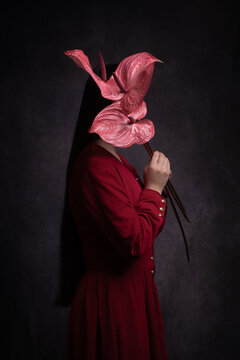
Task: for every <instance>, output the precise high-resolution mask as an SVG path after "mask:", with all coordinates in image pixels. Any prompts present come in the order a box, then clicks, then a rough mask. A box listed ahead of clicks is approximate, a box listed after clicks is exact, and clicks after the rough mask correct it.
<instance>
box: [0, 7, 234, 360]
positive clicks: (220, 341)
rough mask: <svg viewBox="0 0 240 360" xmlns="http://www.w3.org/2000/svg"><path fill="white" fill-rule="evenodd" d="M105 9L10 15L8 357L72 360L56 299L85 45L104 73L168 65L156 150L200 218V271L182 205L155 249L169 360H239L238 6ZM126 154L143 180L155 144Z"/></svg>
mask: <svg viewBox="0 0 240 360" xmlns="http://www.w3.org/2000/svg"><path fill="white" fill-rule="evenodd" d="M98 3H99V4H98V5H96V4H94V2H86V4H85V5H84V6H83V5H81V3H80V2H79V4H78V5H75V6H71V7H70V6H68V7H67V8H62V7H60V5H59V4H58V5H51V4H50V2H49V4H48V5H47V6H45V5H44V4H43V3H42V2H41V3H32V4H31V5H28V6H26V5H24V4H23V3H22V2H18V4H14V3H13V2H11V5H8V6H7V5H5V6H1V22H0V24H1V25H0V26H1V52H2V55H1V63H2V65H1V70H2V76H1V82H0V86H1V97H0V101H1V109H0V112H1V113H0V118H1V131H0V136H1V141H0V149H1V153H0V155H1V161H2V165H1V169H2V171H1V205H2V211H1V229H2V235H1V257H2V259H1V274H2V285H1V289H2V293H1V300H2V310H3V315H4V316H3V319H4V322H2V324H3V325H2V327H3V330H4V334H5V339H4V345H5V346H4V347H2V349H1V350H2V351H4V350H6V351H7V355H6V356H5V357H4V359H16V358H19V357H20V356H23V358H24V359H51V360H52V359H59V360H61V359H64V358H65V351H66V348H65V347H66V343H65V341H66V326H67V310H66V309H61V308H55V307H54V306H53V305H52V302H53V300H54V297H55V295H56V290H57V280H58V262H59V226H60V220H61V211H62V207H63V195H64V185H65V184H64V181H65V171H66V165H67V161H68V156H69V151H70V148H71V144H72V136H73V131H74V128H75V123H76V121H77V116H78V111H79V108H80V103H81V96H82V92H83V89H84V85H85V82H86V79H87V74H86V73H84V72H83V71H82V70H80V69H78V68H77V66H76V65H75V64H74V63H73V62H72V61H71V60H70V59H69V58H67V57H66V56H65V55H64V54H63V52H64V51H65V50H67V49H74V48H78V49H83V50H84V51H85V52H86V54H87V55H88V56H89V58H90V61H91V63H92V65H93V66H95V65H96V64H97V62H98V56H97V54H98V52H99V51H101V52H102V54H103V56H104V59H105V61H106V62H117V63H119V62H120V61H121V60H122V59H123V58H124V57H126V56H129V55H132V54H134V53H136V52H141V51H148V52H150V53H152V54H153V55H154V56H156V57H157V58H160V59H161V60H163V61H164V64H156V66H155V70H154V75H153V80H152V84H151V87H150V89H149V92H148V94H147V97H146V101H147V104H148V116H147V117H148V118H150V119H151V120H152V121H154V124H155V128H156V134H155V136H154V138H153V139H152V140H151V141H150V144H151V146H152V148H153V149H154V150H159V151H161V152H163V153H164V154H165V155H166V156H167V157H168V158H169V160H170V163H171V169H172V172H173V177H172V183H173V185H174V186H175V188H176V190H177V192H178V194H179V195H180V197H181V199H182V201H183V203H184V205H185V206H186V209H187V213H188V215H189V217H190V219H191V221H192V223H191V224H188V223H187V222H186V221H185V220H184V218H183V217H182V216H181V215H180V216H181V219H182V222H183V225H184V229H185V232H186V234H187V238H188V242H189V245H190V256H191V262H190V263H188V262H187V259H186V254H185V249H184V243H183V239H182V235H181V232H180V229H179V226H178V224H177V221H176V219H175V216H174V213H173V209H172V208H171V205H170V206H169V212H168V218H167V221H166V226H165V229H164V230H163V232H162V233H161V234H160V236H159V237H158V238H157V239H156V242H155V254H156V266H157V272H156V283H157V287H158V292H159V299H160V304H161V308H162V313H163V320H164V324H165V333H166V341H167V348H168V353H169V360H183V359H184V360H192V359H195V360H203V359H208V360H210V359H214V360H215V359H218V360H230V359H237V358H238V357H239V354H238V353H237V351H238V348H237V333H239V327H237V320H236V317H237V305H238V303H237V296H236V292H237V287H238V285H239V284H238V283H239V277H238V268H237V255H238V254H239V246H238V243H237V240H238V238H239V207H238V206H237V205H239V186H238V185H239V170H238V166H239V160H238V153H237V150H238V149H237V145H238V142H239V133H238V132H237V126H236V124H237V95H236V94H237V86H238V81H239V52H238V51H237V40H239V39H238V28H237V17H236V9H235V8H234V6H233V3H231V2H229V1H228V2H226V3H225V4H223V3H221V2H219V1H218V2H217V1H216V2H211V1H210V2H207V1H189V2H188V3H187V2H185V3H183V2H180V1H175V2H173V1H171V2H168V1H156V2H152V3H151V2H149V1H147V2H144V3H142V5H129V4H130V2H128V3H126V4H124V3H120V2H118V3H117V2H113V3H112V5H111V7H110V6H109V7H108V8H107V7H106V6H104V4H103V3H100V2H98ZM116 150H117V151H118V152H120V153H121V154H123V155H124V156H125V157H126V158H127V159H128V161H129V162H130V163H131V164H132V165H133V166H135V167H136V168H137V170H138V171H139V172H140V175H142V172H143V169H144V167H145V165H146V164H147V162H148V159H149V157H148V154H147V152H146V150H145V148H144V146H139V145H134V146H132V147H131V148H127V149H120V148H117V149H116ZM139 154H140V155H139ZM238 261H239V260H238Z"/></svg>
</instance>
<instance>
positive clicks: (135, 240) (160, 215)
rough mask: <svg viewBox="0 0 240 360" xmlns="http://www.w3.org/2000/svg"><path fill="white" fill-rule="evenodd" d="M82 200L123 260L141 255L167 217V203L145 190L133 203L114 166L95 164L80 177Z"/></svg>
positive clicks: (155, 192)
mask: <svg viewBox="0 0 240 360" xmlns="http://www.w3.org/2000/svg"><path fill="white" fill-rule="evenodd" d="M81 191H82V193H81V200H82V201H83V202H84V205H85V206H86V207H87V209H88V211H89V212H90V213H91V215H92V216H93V217H94V219H95V221H96V222H97V223H98V224H99V226H100V228H101V229H102V232H103V233H104V234H105V235H106V237H107V239H108V240H109V241H110V242H111V244H112V245H113V246H114V247H115V248H116V249H117V250H118V251H119V252H120V253H121V255H122V256H123V257H125V258H129V257H130V258H131V257H137V256H141V255H143V254H144V253H145V252H146V250H147V249H148V248H149V247H151V246H152V244H153V242H154V240H155V238H156V236H157V235H158V234H159V232H160V229H161V228H162V227H163V225H164V222H165V218H166V216H165V215H166V210H167V209H166V207H167V200H166V197H164V196H163V195H162V194H160V193H159V192H158V191H155V190H152V189H146V188H144V189H143V190H142V192H141V194H140V196H139V199H138V201H137V202H136V203H135V204H133V203H132V202H131V200H130V198H129V196H128V193H127V190H126V188H125V185H124V182H123V181H122V179H121V175H120V173H119V172H118V170H117V168H116V167H115V166H114V164H111V165H110V166H108V167H106V166H104V164H99V163H98V164H96V165H95V166H94V167H93V166H91V168H90V169H87V170H86V171H84V172H83V174H82V176H81Z"/></svg>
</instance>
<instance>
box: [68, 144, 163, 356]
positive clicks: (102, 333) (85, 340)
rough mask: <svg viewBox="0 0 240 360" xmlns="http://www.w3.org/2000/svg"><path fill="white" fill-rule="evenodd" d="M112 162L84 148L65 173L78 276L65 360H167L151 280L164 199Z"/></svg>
mask: <svg viewBox="0 0 240 360" xmlns="http://www.w3.org/2000/svg"><path fill="white" fill-rule="evenodd" d="M118 155H119V157H120V158H121V160H122V162H123V164H122V163H121V162H120V161H119V160H118V159H117V158H116V157H115V156H114V155H113V154H111V153H110V152H109V151H108V150H106V149H104V148H103V147H101V146H100V145H97V144H95V143H90V144H88V145H87V146H86V147H85V148H84V149H83V150H82V151H81V152H80V154H79V156H78V158H77V160H76V162H75V164H74V167H73V171H72V176H71V181H70V187H69V201H70V206H71V210H72V212H73V215H74V218H75V222H76V226H77V229H78V232H79V235H80V238H81V241H82V248H83V255H84V260H85V268H86V272H85V273H84V275H83V277H82V278H81V280H80V282H79V284H78V286H77V289H76V292H75V295H74V297H73V300H72V303H71V305H70V308H69V313H68V332H67V359H68V360H97V359H98V360H135V359H136V360H166V359H167V351H166V343H165V337H164V329H163V321H162V315H161V309H160V303H159V298H158V292H157V288H156V283H155V280H154V270H155V262H154V240H155V238H156V236H157V235H158V234H159V233H160V232H161V230H162V229H163V227H164V224H165V219H166V214H167V194H166V193H165V192H164V191H163V194H162V195H161V194H160V193H158V192H157V191H155V190H150V189H145V188H144V184H143V182H142V181H141V179H140V177H139V175H138V173H137V170H136V169H135V168H134V167H132V166H131V165H130V164H129V163H128V161H127V160H126V159H125V157H123V156H122V155H121V154H119V153H118ZM159 214H161V215H159Z"/></svg>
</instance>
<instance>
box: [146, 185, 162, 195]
mask: <svg viewBox="0 0 240 360" xmlns="http://www.w3.org/2000/svg"><path fill="white" fill-rule="evenodd" d="M145 189H150V190H155V191H157V192H159V193H160V195H162V191H163V189H161V188H159V187H157V186H153V185H147V186H145Z"/></svg>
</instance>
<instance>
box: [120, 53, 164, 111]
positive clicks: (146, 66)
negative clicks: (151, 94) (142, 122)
mask: <svg viewBox="0 0 240 360" xmlns="http://www.w3.org/2000/svg"><path fill="white" fill-rule="evenodd" d="M155 62H162V61H161V60H159V59H157V58H155V57H154V56H153V55H151V54H149V53H147V52H141V53H137V54H135V55H132V56H129V57H127V58H125V59H124V60H122V61H121V63H120V64H119V65H118V67H117V69H116V71H115V73H116V75H117V76H118V78H119V79H120V81H121V82H122V83H123V85H124V87H125V88H126V90H127V92H126V94H124V96H123V98H122V111H123V113H124V114H126V115H128V114H129V113H131V112H133V111H135V110H136V109H137V108H138V107H139V106H140V104H141V103H142V101H143V99H144V97H145V95H146V93H147V91H148V89H149V86H150V83H151V80H152V74H153V69H154V63H155Z"/></svg>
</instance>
